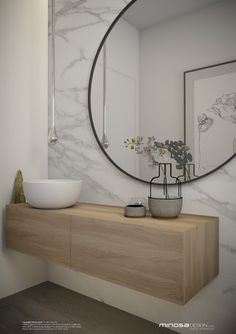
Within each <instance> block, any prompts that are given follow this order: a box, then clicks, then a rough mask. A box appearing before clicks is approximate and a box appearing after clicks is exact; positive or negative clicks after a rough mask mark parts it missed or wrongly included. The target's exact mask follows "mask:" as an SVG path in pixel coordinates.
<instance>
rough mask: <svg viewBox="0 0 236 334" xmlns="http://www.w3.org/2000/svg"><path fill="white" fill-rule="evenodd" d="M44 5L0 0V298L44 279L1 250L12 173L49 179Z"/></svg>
mask: <svg viewBox="0 0 236 334" xmlns="http://www.w3.org/2000/svg"><path fill="white" fill-rule="evenodd" d="M47 6H48V5H47V0H34V1H32V0H10V1H9V0H0V45H1V51H0V73H1V78H0V157H1V158H0V161H1V162H0V233H1V239H0V298H1V297H4V296H7V295H9V294H12V293H15V292H17V291H19V290H22V289H25V288H27V287H29V286H32V285H35V284H38V283H40V282H42V281H45V280H46V279H47V276H46V265H45V264H44V263H43V262H42V261H39V260H36V259H34V258H31V257H28V256H25V255H21V254H20V253H17V252H13V251H10V250H7V249H5V247H4V211H5V209H4V208H5V205H6V204H8V203H9V201H10V198H11V191H12V187H13V182H14V177H15V174H16V171H17V170H18V169H21V170H22V172H23V174H24V176H25V177H26V178H32V177H46V176H47V169H48V168H47Z"/></svg>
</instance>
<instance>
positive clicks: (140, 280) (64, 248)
mask: <svg viewBox="0 0 236 334" xmlns="http://www.w3.org/2000/svg"><path fill="white" fill-rule="evenodd" d="M218 229H219V226H218V218H216V217H207V216H196V215H187V214H183V215H181V216H180V217H178V218H177V219H165V220H163V219H154V218H151V217H150V216H148V217H146V218H136V219H134V218H125V217H124V216H123V209H122V208H118V207H111V206H102V205H94V204H82V203H81V204H79V205H78V206H75V207H72V208H68V209H62V210H37V209H33V208H30V207H28V206H27V205H10V206H8V207H7V224H6V242H7V247H9V248H12V249H15V250H18V251H21V252H24V253H27V254H30V255H34V256H38V257H41V258H43V259H45V260H48V261H52V262H58V263H61V264H64V265H67V266H70V267H71V268H72V269H75V270H78V271H80V272H83V273H86V274H89V275H92V276H95V277H98V278H101V279H104V280H107V281H110V282H113V283H116V284H119V285H122V286H126V287H128V288H131V289H135V290H137V291H140V292H143V293H146V294H149V295H152V296H155V297H159V298H162V299H165V300H168V301H171V302H174V303H178V304H184V303H186V302H187V301H188V300H189V299H191V298H192V297H193V296H194V295H195V294H196V293H197V292H198V291H199V290H200V289H201V288H203V287H204V286H205V285H206V284H208V283H209V282H210V281H211V280H212V279H213V278H214V277H215V276H216V275H217V274H218V270H219V234H218Z"/></svg>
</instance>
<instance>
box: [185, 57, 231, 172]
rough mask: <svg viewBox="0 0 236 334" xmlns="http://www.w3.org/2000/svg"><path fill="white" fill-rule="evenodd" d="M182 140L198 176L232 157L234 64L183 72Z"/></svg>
mask: <svg viewBox="0 0 236 334" xmlns="http://www.w3.org/2000/svg"><path fill="white" fill-rule="evenodd" d="M184 118H185V126H184V129H185V130H184V131H185V133H184V137H185V144H186V145H188V146H189V147H190V151H191V153H192V155H193V161H194V163H195V166H196V173H197V174H198V175H199V176H200V175H203V174H206V173H208V172H209V171H211V170H213V169H216V168H218V167H219V166H221V165H222V164H223V163H225V162H226V161H227V160H229V159H230V158H232V156H233V155H235V153H236V60H233V61H229V62H226V63H221V64H216V65H211V66H207V67H202V68H198V69H194V70H190V71H186V72H184Z"/></svg>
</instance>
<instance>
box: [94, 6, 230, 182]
mask: <svg viewBox="0 0 236 334" xmlns="http://www.w3.org/2000/svg"><path fill="white" fill-rule="evenodd" d="M138 1H139V0H132V1H131V2H130V3H129V4H128V5H127V6H125V7H124V8H123V9H122V10H121V12H120V13H119V14H118V15H117V17H116V18H115V19H114V21H113V22H112V23H111V25H110V26H109V28H108V30H107V32H106V33H105V35H104V37H103V39H102V41H101V43H100V45H99V47H98V49H97V52H96V54H95V57H94V60H93V64H92V67H91V72H90V76H89V84H88V112H89V119H90V124H91V127H92V131H93V134H94V136H95V139H96V141H97V143H98V146H99V147H100V149H101V151H102V152H103V154H104V155H105V156H106V157H107V159H108V160H109V161H110V162H111V163H112V165H113V166H115V167H116V168H117V169H118V170H119V171H120V172H122V173H123V174H125V175H127V176H129V177H131V178H132V179H134V180H137V181H140V182H143V183H146V184H149V183H150V182H149V181H146V180H143V179H140V178H138V177H136V176H134V175H132V174H129V173H128V172H126V171H125V170H124V169H122V168H121V167H120V166H119V165H117V164H116V163H115V161H114V160H113V159H112V158H111V157H110V156H109V154H108V153H107V152H106V151H105V149H104V147H103V146H102V143H101V141H100V139H99V137H98V134H97V131H96V128H95V124H94V121H93V116H92V104H91V96H92V83H93V76H94V72H95V67H96V65H97V61H98V57H99V55H100V52H101V50H102V47H103V45H104V43H105V41H106V39H107V37H108V35H109V34H110V32H111V30H112V29H113V27H114V26H115V24H116V23H117V22H118V21H119V19H120V18H121V17H122V16H123V14H124V13H125V12H126V11H127V10H128V9H129V8H130V7H131V6H132V5H133V4H135V3H136V2H138ZM217 65H221V64H217ZM211 66H214V65H211ZM211 66H207V67H211ZM207 67H205V68H207ZM201 69H202V68H201ZM190 71H191V70H190ZM190 71H186V72H184V92H185V75H186V73H188V72H190ZM184 112H186V111H185V93H184ZM185 126H186V122H185V114H184V132H186V130H185ZM235 156H236V154H234V155H232V156H231V157H230V158H229V159H228V160H226V161H225V162H224V163H222V164H221V165H219V166H218V167H216V168H215V169H213V170H211V171H210V172H208V173H206V174H204V175H201V176H198V177H197V178H193V179H191V180H184V181H183V182H182V183H190V182H193V181H196V180H198V179H201V178H203V177H205V176H207V175H209V174H211V173H213V172H215V171H216V170H218V169H220V168H221V167H222V166H224V165H225V164H226V163H228V162H229V161H230V160H232V159H233V158H234V157H235ZM154 184H158V185H163V183H154ZM172 184H173V185H174V184H175V183H172Z"/></svg>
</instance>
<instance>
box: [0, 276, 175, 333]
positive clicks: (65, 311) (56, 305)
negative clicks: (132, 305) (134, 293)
mask: <svg viewBox="0 0 236 334" xmlns="http://www.w3.org/2000/svg"><path fill="white" fill-rule="evenodd" d="M27 321H28V323H27ZM40 321H41V323H40ZM47 321H48V323H47ZM73 324H74V326H75V328H69V327H71V326H72V325H73ZM22 326H25V327H22ZM29 326H31V328H30V329H29ZM37 326H39V328H41V330H40V329H38V330H37V329H36V330H32V327H33V328H34V329H35V328H36V327H37ZM43 326H44V328H45V326H49V327H46V328H47V329H46V330H42V327H43ZM50 326H51V327H50ZM60 326H62V327H60ZM63 326H64V327H63ZM26 329H28V330H26ZM49 329H50V330H49ZM62 329H64V330H62ZM30 332H31V333H34V334H36V333H41V334H42V333H47V332H48V333H51V334H53V333H55V334H58V333H78V334H159V333H160V334H164V333H165V334H167V333H169V334H170V333H174V332H173V331H170V330H168V329H160V328H158V325H156V324H154V323H151V322H148V321H146V320H143V319H141V318H138V317H135V316H133V315H131V314H129V313H126V312H123V311H120V310H118V309H116V308H113V307H111V306H108V305H105V304H104V303H101V302H98V301H95V300H93V299H91V298H88V297H85V296H83V295H80V294H78V293H76V292H73V291H71V290H68V289H65V288H63V287H60V286H58V285H56V284H53V283H50V282H45V283H42V284H40V285H37V286H35V287H33V288H29V289H27V290H24V291H22V292H19V293H16V294H15V295H12V296H9V297H6V298H3V299H1V300H0V333H1V334H18V333H30Z"/></svg>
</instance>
